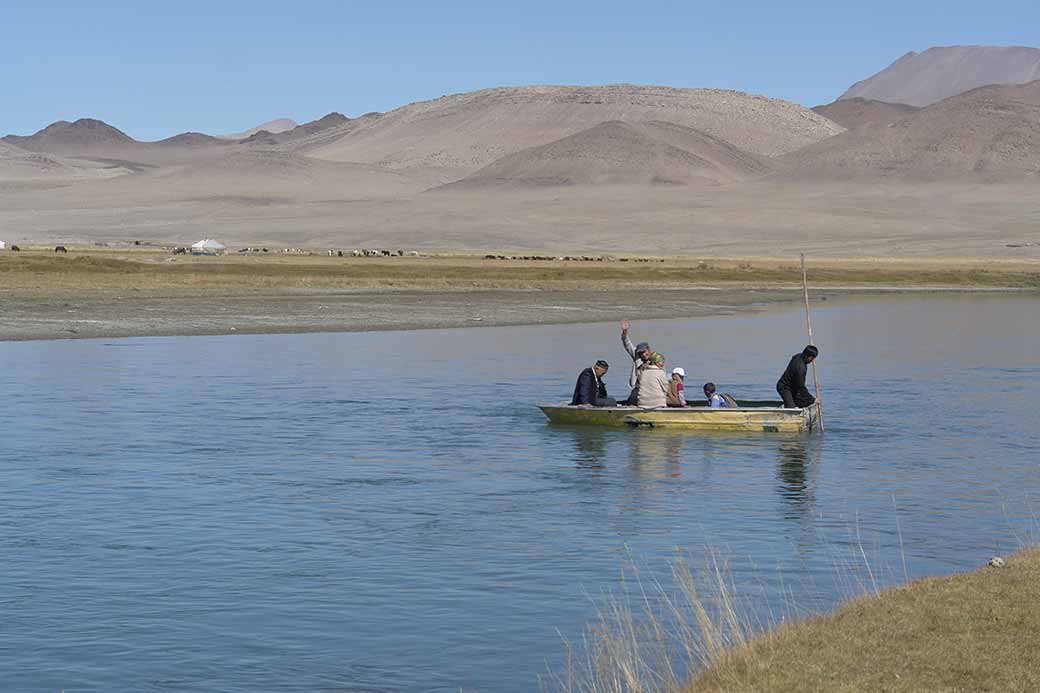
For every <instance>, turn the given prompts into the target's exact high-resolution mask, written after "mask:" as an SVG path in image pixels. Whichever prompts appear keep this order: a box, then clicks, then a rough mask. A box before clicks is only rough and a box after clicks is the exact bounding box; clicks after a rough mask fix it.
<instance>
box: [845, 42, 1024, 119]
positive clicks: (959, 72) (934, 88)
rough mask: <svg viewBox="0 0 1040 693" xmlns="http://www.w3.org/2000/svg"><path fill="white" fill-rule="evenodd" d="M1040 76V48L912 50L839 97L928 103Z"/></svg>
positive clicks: (915, 104)
mask: <svg viewBox="0 0 1040 693" xmlns="http://www.w3.org/2000/svg"><path fill="white" fill-rule="evenodd" d="M1037 79H1040V49H1038V48H1025V47H1022V46H943V47H938V48H929V49H928V50H926V51H924V52H923V53H914V52H910V53H907V54H906V55H904V56H903V57H902V58H900V59H899V60H897V61H895V62H894V63H892V64H891V65H889V66H888V67H886V68H885V69H884V70H882V71H881V72H879V73H877V74H876V75H874V76H873V77H868V78H867V79H865V80H863V81H861V82H856V83H855V84H853V85H852V86H851V87H850V88H849V89H848V91H846V92H845V93H844V94H842V95H841V96H840V97H839V98H838V100H839V101H843V100H846V99H853V98H856V97H862V98H864V99H873V100H876V101H887V102H889V103H903V104H909V105H911V106H928V105H929V104H933V103H936V102H937V101H942V100H943V99H945V98H948V97H950V96H955V95H957V94H962V93H964V92H966V91H969V90H971V89H975V88H977V87H983V86H987V85H990V84H1024V83H1026V82H1032V81H1033V80H1037Z"/></svg>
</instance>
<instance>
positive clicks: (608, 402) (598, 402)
mask: <svg viewBox="0 0 1040 693" xmlns="http://www.w3.org/2000/svg"><path fill="white" fill-rule="evenodd" d="M609 369H610V365H609V364H608V363H607V362H606V361H604V360H602V359H600V360H599V361H596V364H595V365H594V366H592V367H590V368H586V369H585V370H583V371H582V372H581V374H580V375H579V376H578V382H577V383H576V384H575V385H574V396H573V397H571V404H572V405H573V404H588V405H590V406H593V407H614V406H617V402H615V401H614V400H613V399H611V398H610V397H607V386H606V385H604V384H603V376H605V375H606V374H607V371H608V370H609Z"/></svg>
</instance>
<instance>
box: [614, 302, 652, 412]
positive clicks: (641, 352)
mask: <svg viewBox="0 0 1040 693" xmlns="http://www.w3.org/2000/svg"><path fill="white" fill-rule="evenodd" d="M630 327H631V325H629V323H628V320H622V321H621V344H622V345H623V346H624V347H625V351H626V352H628V355H629V357H631V359H632V372H631V373H630V374H629V376H628V387H629V388H631V392H630V393H629V395H628V399H626V400H625V401H623V402H621V404H628V405H631V406H635V404H636V402H637V401H638V399H639V374H640V373H642V372H643V369H644V368H646V366H647V364H648V363H649V361H650V345H649V344H648V343H647V342H640V343H639V344H636V345H635V346H632V340H631V339H629V337H628V329H629V328H630Z"/></svg>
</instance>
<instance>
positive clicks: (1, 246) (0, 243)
mask: <svg viewBox="0 0 1040 693" xmlns="http://www.w3.org/2000/svg"><path fill="white" fill-rule="evenodd" d="M0 250H7V244H6V243H4V242H3V241H0Z"/></svg>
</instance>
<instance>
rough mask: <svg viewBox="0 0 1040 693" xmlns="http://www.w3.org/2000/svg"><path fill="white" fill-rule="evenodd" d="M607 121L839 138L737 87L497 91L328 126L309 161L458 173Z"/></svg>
mask: <svg viewBox="0 0 1040 693" xmlns="http://www.w3.org/2000/svg"><path fill="white" fill-rule="evenodd" d="M613 120H620V121H625V122H642V121H649V120H660V121H666V122H670V123H675V124H676V125H679V126H683V127H687V128H693V129H696V130H698V131H700V132H702V133H705V134H706V135H709V136H711V137H714V138H716V139H718V140H722V141H724V142H727V143H729V144H731V145H733V146H735V147H737V148H739V149H741V150H743V151H746V152H751V153H754V154H759V155H764V156H772V155H778V154H784V153H786V152H790V151H793V150H795V149H799V148H801V147H804V146H805V145H807V144H811V143H813V142H816V141H819V140H822V139H825V138H827V137H830V136H832V135H835V134H837V133H838V132H841V128H840V127H839V126H837V125H835V124H834V123H832V122H830V121H829V120H827V119H825V118H822V117H821V116H819V115H817V114H815V113H813V112H812V111H810V110H809V109H807V108H804V107H802V106H799V105H797V104H794V103H791V102H789V101H782V100H779V99H769V98H766V97H763V96H754V95H751V94H745V93H742V92H736V91H724V90H719V89H676V88H672V87H659V86H640V85H633V84H611V85H606V86H596V87H574V86H532V87H502V88H497V89H485V90H482V91H476V92H469V93H465V94H455V95H452V96H445V97H442V98H439V99H435V100H433V101H423V102H418V103H413V104H409V105H407V106H403V107H401V108H398V109H396V110H393V111H390V112H388V113H384V114H382V115H380V116H378V117H374V118H371V119H369V120H364V119H362V118H359V119H356V120H352V121H350V122H349V123H346V124H344V125H341V126H339V127H338V128H336V129H334V130H330V131H329V136H328V139H329V141H328V142H327V143H325V144H322V145H321V146H316V147H314V148H311V149H309V150H308V155H310V156H314V157H317V158H322V159H327V160H330V161H355V162H363V163H371V164H379V165H381V166H384V167H388V168H393V169H397V170H415V171H418V170H439V171H446V172H451V174H452V175H458V174H461V175H463V176H464V175H467V174H469V173H473V172H475V171H477V170H478V169H480V168H482V167H484V166H487V165H488V164H490V163H492V162H494V161H496V160H497V159H501V158H502V157H503V156H507V155H509V154H513V153H516V152H519V151H521V150H523V149H527V148H529V147H537V146H541V145H545V144H548V143H550V142H554V141H556V140H559V139H561V138H565V137H568V136H570V135H574V134H576V133H579V132H581V131H583V130H588V129H589V128H592V127H595V126H597V125H599V124H600V123H604V122H608V121H613ZM359 121H361V122H359ZM337 134H338V137H337V138H335V139H333V135H337Z"/></svg>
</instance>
